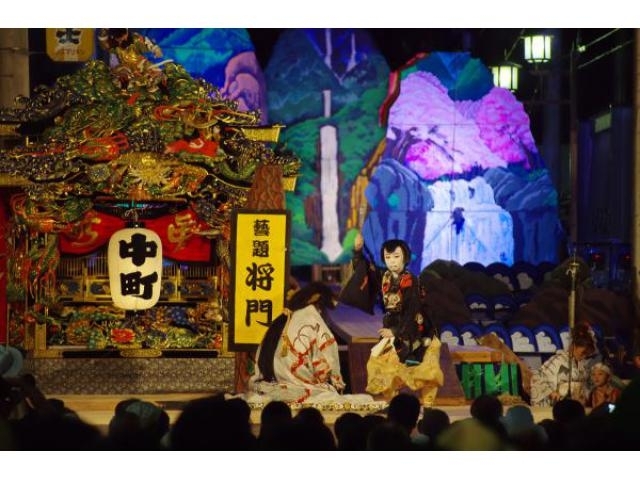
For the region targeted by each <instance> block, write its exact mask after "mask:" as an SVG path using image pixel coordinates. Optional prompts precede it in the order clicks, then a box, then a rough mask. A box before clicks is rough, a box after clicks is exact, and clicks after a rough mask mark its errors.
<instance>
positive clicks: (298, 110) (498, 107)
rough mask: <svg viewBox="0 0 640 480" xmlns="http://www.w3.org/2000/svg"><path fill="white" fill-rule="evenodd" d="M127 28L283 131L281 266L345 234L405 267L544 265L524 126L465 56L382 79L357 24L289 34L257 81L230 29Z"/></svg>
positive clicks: (331, 254)
mask: <svg viewBox="0 0 640 480" xmlns="http://www.w3.org/2000/svg"><path fill="white" fill-rule="evenodd" d="M136 30H137V31H138V32H140V33H142V34H144V35H147V36H148V37H150V38H151V39H153V40H154V41H155V42H156V43H157V44H158V45H159V46H160V47H161V48H162V50H163V53H164V57H165V58H173V59H174V60H175V61H177V62H178V63H181V64H183V65H184V66H185V68H186V69H187V70H188V71H189V72H190V73H191V74H192V75H193V76H202V77H204V78H205V79H206V80H207V81H209V82H210V83H212V84H214V85H216V86H219V87H221V88H222V90H223V93H225V94H226V95H228V96H229V97H230V98H234V99H237V100H238V101H239V103H240V106H241V107H242V108H246V109H249V110H250V109H259V110H260V111H261V112H262V123H266V122H267V121H268V122H269V123H271V124H276V123H278V124H283V125H285V126H286V128H285V129H284V130H283V131H282V134H281V136H280V142H281V147H282V148H286V149H289V150H291V151H293V152H294V153H295V154H296V155H297V156H298V157H299V158H300V159H301V160H302V163H303V165H302V168H301V170H300V176H299V178H298V181H297V185H296V190H295V192H287V208H288V209H289V210H290V211H291V259H290V261H291V265H293V266H296V265H312V264H332V263H344V262H346V261H348V259H349V258H350V256H351V248H352V244H353V236H354V234H355V229H360V230H361V231H362V233H363V235H364V238H365V244H366V245H367V247H368V249H369V250H370V251H371V252H373V253H374V255H375V256H376V257H377V252H379V250H380V245H381V244H382V242H383V241H384V240H386V239H389V238H401V239H404V240H405V241H407V242H408V244H409V245H410V247H411V250H412V257H413V258H412V262H411V264H410V268H411V270H413V271H414V272H416V273H417V272H418V271H420V270H422V269H423V268H425V267H426V266H428V265H429V264H430V263H431V262H433V261H435V260H454V261H456V262H457V263H460V264H465V263H467V262H478V263H481V264H483V265H489V264H491V263H496V262H500V263H504V264H507V265H512V264H513V263H514V262H518V261H524V262H529V263H532V264H539V263H542V262H552V263H556V262H557V261H558V250H559V244H560V240H561V238H562V235H563V234H562V231H561V227H560V222H559V218H558V200H557V193H556V190H555V188H554V186H553V184H552V182H551V178H550V175H549V172H548V170H547V169H546V167H545V166H544V162H543V159H542V158H541V157H540V155H539V153H538V150H537V148H536V144H535V140H534V138H533V137H532V134H531V130H530V127H529V118H528V116H527V114H526V112H525V110H524V108H523V106H522V104H521V103H520V102H518V100H517V99H516V98H515V97H514V95H513V94H512V93H511V92H509V91H507V90H504V89H501V88H497V87H495V86H494V85H493V80H492V76H491V74H490V72H489V70H488V69H487V67H486V66H485V65H483V64H482V62H481V61H480V60H478V59H474V58H471V56H470V55H469V54H468V53H447V52H433V53H430V54H423V55H419V56H417V57H416V58H414V59H413V60H412V61H411V62H409V63H408V64H407V65H406V66H405V67H404V68H402V69H400V70H398V71H396V72H390V70H389V67H388V65H387V63H386V60H385V58H384V57H383V56H382V54H381V53H380V52H379V50H378V49H377V47H376V45H375V44H374V42H373V41H372V39H371V37H370V36H369V35H368V33H367V32H366V31H365V30H359V29H291V30H285V31H283V33H282V34H281V36H280V37H279V39H278V41H277V42H276V44H275V46H274V48H273V53H272V55H271V58H270V59H269V62H268V65H267V67H266V68H265V71H264V74H263V72H262V71H261V70H260V67H259V64H258V62H257V60H256V57H255V54H254V48H253V45H252V43H251V40H250V37H249V35H248V33H247V31H246V30H244V29H136ZM265 81H266V86H265ZM375 260H376V261H377V262H380V260H379V259H378V258H375Z"/></svg>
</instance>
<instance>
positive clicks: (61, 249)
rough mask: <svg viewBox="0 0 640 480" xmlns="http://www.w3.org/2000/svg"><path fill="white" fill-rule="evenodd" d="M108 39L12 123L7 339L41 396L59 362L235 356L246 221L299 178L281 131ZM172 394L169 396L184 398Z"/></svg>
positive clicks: (7, 182)
mask: <svg viewBox="0 0 640 480" xmlns="http://www.w3.org/2000/svg"><path fill="white" fill-rule="evenodd" d="M120 30H122V29H120ZM98 38H99V40H100V43H101V47H103V48H104V49H106V50H107V51H108V52H109V54H110V59H109V61H108V62H106V61H102V60H98V59H94V60H90V61H88V62H86V64H84V65H83V66H82V68H81V69H79V70H78V71H77V72H75V73H73V74H70V75H65V76H62V77H60V78H58V79H57V80H56V82H55V83H54V84H53V85H52V86H40V87H38V88H37V89H35V91H34V92H33V94H32V96H31V97H28V98H27V97H18V98H17V99H16V106H15V108H12V109H3V110H2V111H0V122H1V123H2V137H3V139H2V141H3V149H2V150H1V151H0V181H1V188H2V190H3V195H2V197H3V204H2V208H3V213H4V222H3V229H4V237H5V247H4V248H5V257H6V273H5V276H4V278H5V281H6V305H7V309H6V310H7V332H8V341H9V343H11V344H12V345H16V346H20V347H22V348H23V349H24V350H25V351H26V352H28V357H29V359H30V360H31V361H32V365H33V367H34V369H35V370H37V373H38V378H39V379H42V380H41V381H42V382H43V383H44V384H45V385H46V383H47V378H53V377H55V376H60V371H61V368H62V367H61V364H60V363H55V365H54V363H47V360H50V361H52V362H53V361H57V362H60V361H69V360H73V359H87V358H91V359H94V360H95V359H96V358H97V357H105V358H110V359H120V360H122V357H129V358H131V357H133V358H134V359H135V360H138V361H143V360H149V358H145V357H154V358H153V360H161V359H163V358H168V357H178V358H174V359H175V360H184V359H185V358H194V359H197V358H203V357H204V358H211V357H219V358H225V357H233V354H232V353H230V352H229V348H228V346H229V345H228V340H229V338H228V337H229V331H228V330H229V329H228V325H229V322H230V318H229V317H230V308H231V309H233V307H230V301H231V297H232V295H231V287H232V285H231V276H232V264H231V263H232V258H231V256H232V246H231V243H232V241H233V238H234V235H233V233H232V227H233V225H232V224H233V215H234V212H236V211H238V210H239V209H244V208H253V209H260V208H261V205H265V204H266V205H269V202H266V203H265V202H264V201H262V202H261V201H260V200H259V199H260V198H262V197H267V198H268V197H270V196H275V197H276V198H281V197H282V198H283V196H284V193H283V192H284V190H285V189H292V188H293V187H294V185H295V179H296V176H297V172H298V169H299V161H298V159H297V158H296V157H295V156H294V155H293V154H291V153H290V152H287V151H284V150H283V149H280V148H278V144H277V142H278V135H279V132H280V129H281V126H279V125H275V126H266V125H262V124H261V122H260V117H261V114H260V111H259V110H253V111H251V110H250V111H241V110H240V109H239V107H238V102H237V101H234V100H229V99H228V98H224V97H223V96H222V95H221V93H220V89H219V88H217V87H214V86H213V85H212V84H210V83H208V82H207V81H206V80H204V79H200V78H193V77H192V76H191V75H190V74H189V73H187V71H186V70H185V68H184V67H183V66H181V65H179V64H177V63H175V62H173V61H171V60H164V61H161V62H159V63H154V60H153V58H152V57H153V56H159V55H161V51H160V49H159V48H158V46H157V45H155V44H154V43H153V42H151V41H150V40H149V39H148V38H147V37H144V36H142V35H139V34H137V33H130V32H127V31H124V32H122V31H120V32H118V35H115V34H113V33H112V32H103V34H102V36H99V37H98ZM251 196H253V197H254V200H253V201H252V200H250V199H249V197H251ZM256 198H257V199H258V200H256ZM272 204H273V202H272ZM239 255H241V253H239ZM149 263H153V265H149ZM47 365H48V366H47ZM157 365H158V364H156V366H154V367H153V369H155V370H154V371H156V370H157V369H158V368H162V367H158V366H157ZM69 366H70V363H67V364H66V367H65V369H66V370H67V372H69V368H68V367H69ZM103 367H104V366H103ZM123 367H124V366H123V365H122V364H119V365H117V366H114V367H113V368H115V369H117V370H123ZM133 367H135V365H134V366H133ZM133 367H132V365H127V366H126V369H127V370H129V372H131V369H132V368H133ZM94 368H95V367H94ZM170 368H172V369H173V370H174V376H176V375H177V374H176V373H175V368H176V367H175V363H174V366H173V367H170ZM224 368H225V370H226V371H225V373H224V374H223V375H217V377H219V378H223V377H225V376H226V377H229V372H228V370H229V368H228V365H227V366H225V367H224ZM232 368H233V365H232V364H231V370H232ZM101 369H102V370H105V378H107V373H108V372H107V371H108V370H110V369H111V367H104V368H102V367H98V368H97V369H96V371H98V373H96V371H94V372H93V374H95V375H97V374H99V371H100V370H101ZM78 370H81V369H80V368H78ZM73 371H75V370H73V369H72V372H71V373H67V374H66V377H65V378H66V381H67V382H70V377H69V375H71V376H73ZM195 371H198V370H194V372H195ZM85 373H86V372H85ZM156 374H158V376H160V377H161V376H163V375H165V374H166V372H164V373H162V372H157V371H156ZM78 375H79V376H82V375H81V374H80V373H78ZM231 375H232V373H231ZM171 376H172V375H171V374H169V375H168V377H171ZM196 376H202V373H201V371H199V373H198V374H197V375H196ZM142 377H144V375H143V374H142V373H140V375H138V376H137V377H136V378H137V379H138V380H140V381H141V382H142V381H143V380H142ZM211 377H215V375H211ZM116 378H118V376H117V375H116ZM96 380H99V379H98V378H97V377H95V376H94V377H93V378H92V379H91V382H92V383H95V384H99V383H100V382H99V381H96ZM130 380H131V381H134V380H133V379H130ZM173 380H175V378H174V379H173ZM52 381H53V380H52ZM221 381H224V380H221ZM169 383H170V382H169ZM176 383H177V384H176V385H173V386H169V387H168V386H167V385H164V386H162V387H160V386H157V387H158V388H164V391H167V388H169V389H171V388H178V390H180V389H182V390H183V391H184V389H185V388H188V385H187V386H186V387H185V385H184V383H183V384H182V385H181V384H180V383H181V382H180V381H177V382H176ZM59 387H60V386H59ZM129 387H131V384H130V385H129ZM65 388H66V387H60V388H58V390H59V391H60V393H68V392H65V391H64V389H65ZM69 388H71V387H69ZM93 388H97V389H100V388H104V387H100V386H99V385H98V386H95V387H93ZM123 388H128V387H127V386H125V387H123ZM150 388H153V387H150ZM137 391H141V388H140V386H139V385H138V386H137ZM96 393H99V392H97V391H96Z"/></svg>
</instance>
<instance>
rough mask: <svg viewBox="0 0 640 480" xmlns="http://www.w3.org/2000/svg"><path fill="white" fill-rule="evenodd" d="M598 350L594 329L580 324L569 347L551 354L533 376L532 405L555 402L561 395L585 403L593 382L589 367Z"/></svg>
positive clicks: (540, 405) (543, 405) (546, 404)
mask: <svg viewBox="0 0 640 480" xmlns="http://www.w3.org/2000/svg"><path fill="white" fill-rule="evenodd" d="M596 354H597V348H596V344H595V339H594V335H593V332H592V331H591V329H590V327H589V325H587V324H577V325H576V326H575V327H574V328H573V331H572V332H571V344H570V345H569V348H568V349H567V350H559V351H557V352H556V353H555V354H553V356H551V357H550V358H549V359H548V360H547V361H546V362H544V363H543V364H542V366H541V367H540V368H539V369H538V370H537V371H536V372H534V373H533V375H532V377H531V405H532V406H534V407H549V406H553V405H554V404H555V403H556V402H557V401H558V400H560V399H561V398H572V399H574V400H578V401H579V402H580V403H582V404H583V405H584V404H585V402H586V393H587V390H588V382H589V373H590V372H589V369H590V366H591V365H592V364H593V362H594V359H595V357H596Z"/></svg>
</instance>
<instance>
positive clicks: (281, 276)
mask: <svg viewBox="0 0 640 480" xmlns="http://www.w3.org/2000/svg"><path fill="white" fill-rule="evenodd" d="M233 224H234V228H233V229H232V256H233V262H232V265H233V267H232V269H233V275H232V296H233V298H232V302H231V312H230V313H231V315H230V317H231V331H230V339H229V349H230V350H249V349H253V348H255V347H257V346H258V345H259V344H260V342H261V341H262V337H264V334H265V332H266V331H267V328H268V327H269V325H270V324H271V323H272V322H273V321H274V320H275V319H276V318H277V317H278V316H279V315H280V314H281V313H282V310H283V308H284V300H285V292H286V286H287V282H288V276H289V268H288V267H289V264H288V258H289V256H288V247H289V233H288V232H289V229H288V225H289V214H288V212H286V211H242V210H241V211H236V212H235V213H234V218H233Z"/></svg>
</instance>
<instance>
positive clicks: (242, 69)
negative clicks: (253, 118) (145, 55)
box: [134, 28, 268, 125]
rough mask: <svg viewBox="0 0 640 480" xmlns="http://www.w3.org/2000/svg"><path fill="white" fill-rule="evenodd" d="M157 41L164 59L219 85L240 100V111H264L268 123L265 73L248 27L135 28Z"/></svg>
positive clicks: (264, 121)
mask: <svg viewBox="0 0 640 480" xmlns="http://www.w3.org/2000/svg"><path fill="white" fill-rule="evenodd" d="M134 30H135V31H137V32H138V33H140V34H141V35H144V36H146V37H148V38H149V39H151V40H152V41H153V42H154V43H156V44H157V45H158V46H159V47H160V48H161V50H162V58H161V59H159V60H157V61H164V60H168V59H171V60H173V61H174V62H176V63H177V64H180V65H182V66H183V67H184V68H185V69H186V70H187V71H188V72H189V73H190V74H191V76H192V77H194V78H204V79H205V80H206V81H207V82H209V83H211V84H212V85H215V86H216V87H218V88H220V90H221V93H222V95H223V96H224V97H226V98H229V99H231V100H236V101H237V102H238V108H239V110H240V111H255V110H258V111H260V112H261V118H260V123H261V124H263V125H264V124H266V123H267V121H268V117H267V104H266V87H265V83H264V75H263V73H262V69H261V67H260V64H259V63H258V60H257V58H256V55H255V48H254V46H253V43H252V42H251V38H250V37H249V33H248V32H247V30H246V29H245V28H136V29H134Z"/></svg>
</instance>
